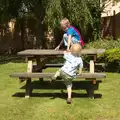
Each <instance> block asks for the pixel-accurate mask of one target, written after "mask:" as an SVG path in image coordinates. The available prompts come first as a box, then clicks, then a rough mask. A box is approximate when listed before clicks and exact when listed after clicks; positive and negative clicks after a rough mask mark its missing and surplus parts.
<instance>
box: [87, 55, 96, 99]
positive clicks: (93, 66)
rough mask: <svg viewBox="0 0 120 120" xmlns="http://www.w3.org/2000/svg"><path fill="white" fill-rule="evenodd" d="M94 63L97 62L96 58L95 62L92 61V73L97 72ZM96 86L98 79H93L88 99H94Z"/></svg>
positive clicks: (88, 91)
mask: <svg viewBox="0 0 120 120" xmlns="http://www.w3.org/2000/svg"><path fill="white" fill-rule="evenodd" d="M94 61H96V56H94V60H90V71H89V72H90V73H94V72H95V65H94ZM95 84H96V78H93V79H92V84H91V86H90V88H89V89H88V90H86V91H87V94H88V97H90V98H92V99H94V85H95Z"/></svg>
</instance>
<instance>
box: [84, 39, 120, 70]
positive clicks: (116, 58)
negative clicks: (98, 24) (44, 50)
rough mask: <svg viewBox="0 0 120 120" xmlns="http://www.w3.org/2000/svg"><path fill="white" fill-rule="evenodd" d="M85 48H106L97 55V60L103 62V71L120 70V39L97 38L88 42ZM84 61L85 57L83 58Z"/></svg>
mask: <svg viewBox="0 0 120 120" xmlns="http://www.w3.org/2000/svg"><path fill="white" fill-rule="evenodd" d="M85 48H97V49H100V48H102V49H106V52H105V53H104V54H102V55H98V57H97V62H101V63H102V62H104V63H105V71H107V72H120V39H118V40H116V41H114V40H97V41H94V42H90V43H89V44H87V45H86V47H85ZM84 59H85V60H86V61H87V60H88V58H87V57H85V58H84Z"/></svg>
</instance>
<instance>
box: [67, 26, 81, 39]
mask: <svg viewBox="0 0 120 120" xmlns="http://www.w3.org/2000/svg"><path fill="white" fill-rule="evenodd" d="M66 34H67V35H71V36H72V37H75V38H76V39H77V40H80V35H79V33H78V32H77V31H76V30H75V29H74V28H73V27H69V28H68V29H67V31H66Z"/></svg>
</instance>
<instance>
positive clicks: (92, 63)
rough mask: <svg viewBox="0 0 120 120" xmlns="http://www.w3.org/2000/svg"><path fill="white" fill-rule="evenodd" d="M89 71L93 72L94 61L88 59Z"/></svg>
mask: <svg viewBox="0 0 120 120" xmlns="http://www.w3.org/2000/svg"><path fill="white" fill-rule="evenodd" d="M90 73H94V61H93V60H90Z"/></svg>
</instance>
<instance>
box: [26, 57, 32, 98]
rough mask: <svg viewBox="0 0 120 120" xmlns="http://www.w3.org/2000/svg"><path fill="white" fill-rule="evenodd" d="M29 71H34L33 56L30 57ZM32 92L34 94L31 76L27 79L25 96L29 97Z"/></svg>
mask: <svg viewBox="0 0 120 120" xmlns="http://www.w3.org/2000/svg"><path fill="white" fill-rule="evenodd" d="M27 72H28V73H31V72H32V58H28V66H27ZM31 94H32V87H31V78H28V79H27V80H26V91H25V98H29V97H30V95H31Z"/></svg>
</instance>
